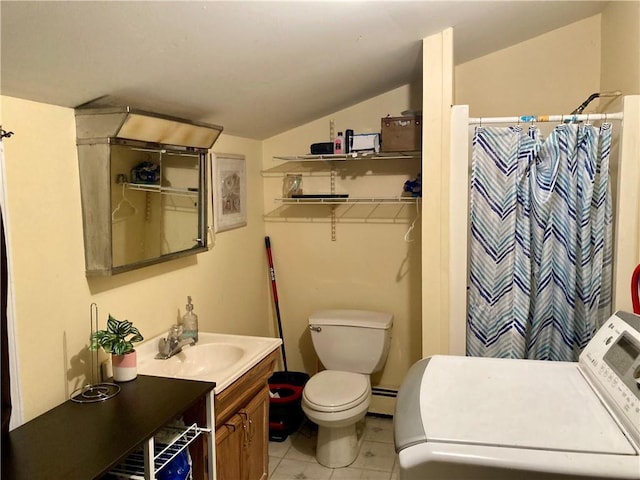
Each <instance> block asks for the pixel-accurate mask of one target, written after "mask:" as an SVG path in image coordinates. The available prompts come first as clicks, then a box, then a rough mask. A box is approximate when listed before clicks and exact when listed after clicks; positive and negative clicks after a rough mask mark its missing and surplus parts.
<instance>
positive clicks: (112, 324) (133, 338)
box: [89, 315, 144, 382]
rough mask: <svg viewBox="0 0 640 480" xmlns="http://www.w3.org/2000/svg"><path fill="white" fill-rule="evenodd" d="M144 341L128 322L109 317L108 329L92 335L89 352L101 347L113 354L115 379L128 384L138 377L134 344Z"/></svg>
mask: <svg viewBox="0 0 640 480" xmlns="http://www.w3.org/2000/svg"><path fill="white" fill-rule="evenodd" d="M142 340H144V338H143V337H142V335H141V334H140V332H139V331H138V329H137V328H136V327H134V326H133V324H132V323H131V322H130V321H128V320H117V319H115V318H113V317H112V316H111V315H109V319H108V320H107V329H106V330H98V331H97V332H94V333H92V334H91V338H90V343H89V350H98V349H99V348H100V347H102V348H103V349H104V351H105V352H107V353H110V354H111V364H112V366H113V379H114V380H115V381H116V382H128V381H129V380H133V379H134V378H136V377H137V376H138V369H137V355H136V351H135V349H134V348H133V343H134V342H141V341H142Z"/></svg>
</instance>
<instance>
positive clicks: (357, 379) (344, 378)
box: [302, 370, 371, 412]
mask: <svg viewBox="0 0 640 480" xmlns="http://www.w3.org/2000/svg"><path fill="white" fill-rule="evenodd" d="M370 394H371V385H370V384H369V377H368V376H367V375H362V374H360V373H353V372H342V371H338V370H324V371H322V372H320V373H317V374H316V375H314V376H313V377H311V379H310V380H309V381H308V382H307V384H306V385H305V387H304V390H303V392H302V396H303V399H304V401H305V403H306V404H307V407H309V408H311V409H313V410H315V411H318V412H342V411H345V410H349V409H351V408H354V407H356V406H358V405H360V404H361V403H363V402H365V401H367V399H368V398H369V396H370Z"/></svg>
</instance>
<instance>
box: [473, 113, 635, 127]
mask: <svg viewBox="0 0 640 480" xmlns="http://www.w3.org/2000/svg"><path fill="white" fill-rule="evenodd" d="M622 118H623V115H622V112H616V113H586V114H580V115H571V114H569V115H537V116H536V115H523V116H521V117H487V118H483V117H470V118H469V125H482V124H486V123H534V122H538V123H541V122H589V121H592V120H593V121H596V120H604V121H607V120H622Z"/></svg>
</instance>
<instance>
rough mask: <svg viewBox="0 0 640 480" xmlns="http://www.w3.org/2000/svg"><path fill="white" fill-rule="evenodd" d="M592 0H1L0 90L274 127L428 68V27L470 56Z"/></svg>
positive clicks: (255, 132) (565, 17) (249, 130)
mask: <svg viewBox="0 0 640 480" xmlns="http://www.w3.org/2000/svg"><path fill="white" fill-rule="evenodd" d="M605 4H606V2H594V1H508V2H507V1H315V2H314V1H287V2H283V1H278V2H275V1H225V2H222V1H205V2H196V1H138V2H121V1H91V2H85V1H41V2H31V1H7V0H2V1H1V2H0V21H1V31H0V33H1V40H2V44H1V56H0V62H1V64H0V66H1V71H0V73H1V76H0V89H1V90H0V92H1V93H2V94H3V95H8V96H13V97H18V98H24V99H29V100H34V101H38V102H44V103H49V104H54V105H60V106H65V107H76V106H79V105H81V104H84V103H86V102H88V101H91V100H93V99H96V98H98V97H102V96H105V95H108V96H109V97H110V101H111V102H113V103H118V104H120V105H131V106H135V107H138V108H144V109H147V110H151V111H154V112H158V113H164V114H169V115H176V116H180V117H184V118H188V119H191V120H199V121H205V122H210V123H215V124H219V125H223V126H224V128H225V132H226V133H229V134H231V135H238V136H242V137H248V138H256V139H264V138H268V137H270V136H272V135H275V134H278V133H280V132H283V131H286V130H288V129H290V128H292V127H295V126H297V125H301V124H304V123H306V122H308V121H311V120H313V119H316V118H318V117H321V116H323V115H327V114H329V113H331V112H334V111H337V110H340V109H342V108H345V107H348V106H350V105H354V104H356V103H358V102H360V101H363V100H365V99H367V98H371V97H373V96H376V95H379V94H382V93H384V92H387V91H389V90H392V89H394V88H396V87H399V86H401V85H404V84H407V83H410V82H412V81H413V80H415V79H416V78H420V75H421V73H422V64H421V62H422V58H421V55H422V53H421V52H422V39H423V38H424V37H427V36H429V35H431V34H433V33H436V32H438V31H441V30H442V29H444V28H447V27H453V28H454V45H455V62H456V63H457V64H458V63H463V62H465V61H468V60H471V59H473V58H476V57H479V56H482V55H485V54H487V53H490V52H492V51H496V50H499V49H502V48H505V47H507V46H509V45H513V44H516V43H519V42H522V41H524V40H527V39H529V38H532V37H534V36H537V35H540V34H542V33H545V32H548V31H551V30H553V29H556V28H559V27H561V26H564V25H567V24H569V23H572V22H575V21H578V20H580V19H583V18H586V17H589V16H592V15H595V14H597V13H599V12H600V11H601V10H602V8H603V6H604V5H605Z"/></svg>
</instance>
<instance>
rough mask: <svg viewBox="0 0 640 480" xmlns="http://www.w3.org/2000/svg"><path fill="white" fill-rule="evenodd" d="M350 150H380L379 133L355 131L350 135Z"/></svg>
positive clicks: (376, 151)
mask: <svg viewBox="0 0 640 480" xmlns="http://www.w3.org/2000/svg"><path fill="white" fill-rule="evenodd" d="M350 151H351V152H375V153H378V152H380V134H379V133H357V134H355V135H354V136H353V137H351V149H350Z"/></svg>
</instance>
